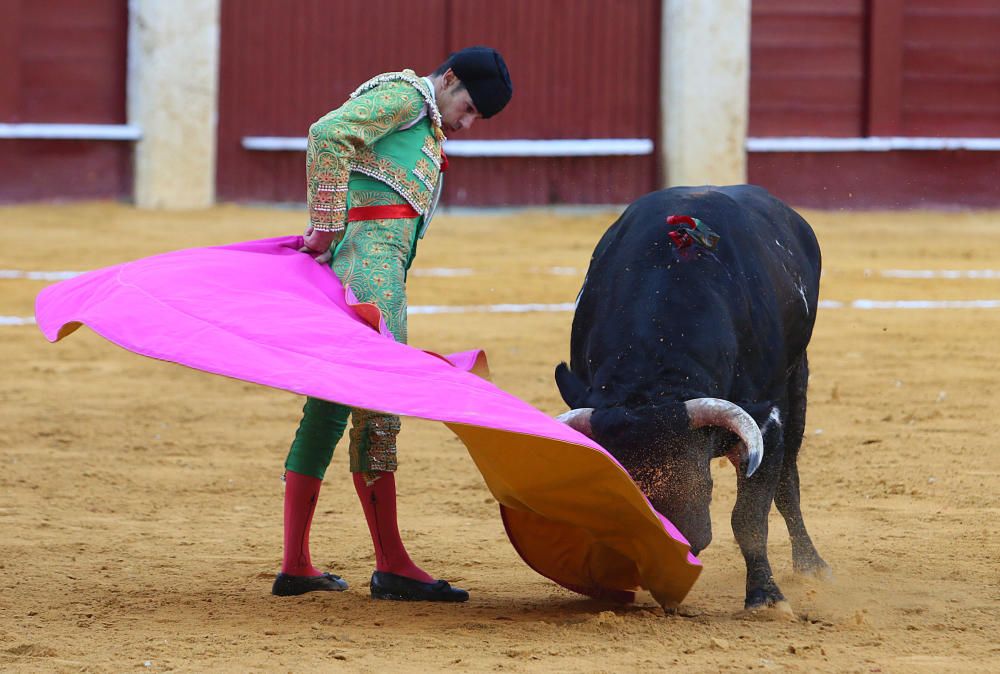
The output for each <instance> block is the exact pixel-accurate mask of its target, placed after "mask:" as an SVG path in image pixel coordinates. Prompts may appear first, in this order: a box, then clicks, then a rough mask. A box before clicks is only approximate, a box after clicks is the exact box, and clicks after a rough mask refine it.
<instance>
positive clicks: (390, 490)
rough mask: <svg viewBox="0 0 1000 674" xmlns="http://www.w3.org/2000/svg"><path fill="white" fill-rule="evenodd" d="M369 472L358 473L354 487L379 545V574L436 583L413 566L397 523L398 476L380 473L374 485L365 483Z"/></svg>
mask: <svg viewBox="0 0 1000 674" xmlns="http://www.w3.org/2000/svg"><path fill="white" fill-rule="evenodd" d="M365 475H366V473H354V488H355V489H357V491H358V498H360V499H361V507H362V508H363V509H364V511H365V518H366V519H367V520H368V530H369V531H370V532H371V535H372V543H373V544H374V546H375V568H376V570H378V571H383V572H388V573H394V574H396V575H397V576H405V577H406V578H412V579H413V580H418V581H420V582H422V583H433V582H434V578H432V577H431V576H430V575H428V574H427V572H425V571H424V570H423V569H421V568H420V567H419V566H417V565H416V564H414V563H413V560H412V559H410V555H409V554H408V553H407V552H406V548H405V547H404V546H403V541H402V539H400V537H399V525H398V524H397V523H396V476H395V474H394V473H389V472H382V473H377V475H378V479H376V480H375V482H374V483H373V484H367V482H366V481H365Z"/></svg>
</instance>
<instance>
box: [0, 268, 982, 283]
mask: <svg viewBox="0 0 1000 674" xmlns="http://www.w3.org/2000/svg"><path fill="white" fill-rule="evenodd" d="M585 271H586V270H584V269H582V268H579V267H531V268H529V269H528V273H530V274H543V275H548V276H576V275H582V274H583V273H584V272H585ZM84 273H86V272H82V271H24V270H22V269H0V280H2V279H27V280H30V281H64V280H66V279H70V278H73V277H74V276H79V275H80V274H84ZM483 273H484V271H483V270H481V269H473V268H471V267H417V268H415V269H411V270H410V275H411V276H424V277H428V276H429V277H440V278H455V277H466V276H476V275H479V274H483ZM864 273H865V276H873V275H875V274H878V275H879V276H881V277H883V278H899V279H939V278H940V279H1000V269H878V270H876V269H865V272H864Z"/></svg>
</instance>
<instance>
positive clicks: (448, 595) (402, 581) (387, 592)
mask: <svg viewBox="0 0 1000 674" xmlns="http://www.w3.org/2000/svg"><path fill="white" fill-rule="evenodd" d="M371 590H372V599H394V600H396V601H468V600H469V593H468V592H466V591H465V590H463V589H461V588H458V587H452V586H451V585H449V584H448V581H446V580H438V581H434V582H433V583H422V582H420V581H419V580H413V579H412V578H407V577H406V576H397V575H396V574H394V573H388V572H386V571H376V572H375V573H373V574H372V582H371Z"/></svg>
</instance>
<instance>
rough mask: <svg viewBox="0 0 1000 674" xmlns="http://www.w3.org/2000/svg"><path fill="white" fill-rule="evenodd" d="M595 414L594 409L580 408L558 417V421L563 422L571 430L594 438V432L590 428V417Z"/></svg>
mask: <svg viewBox="0 0 1000 674" xmlns="http://www.w3.org/2000/svg"><path fill="white" fill-rule="evenodd" d="M593 413H594V408H593V407H580V408H578V409H575V410H570V411H569V412H565V413H563V414H560V415H559V416H557V417H556V421H561V422H563V423H564V424H566V425H567V426H569V427H570V428H572V429H574V430H577V431H580V432H581V433H583V434H584V435H586V436H587V437H588V438H591V439H593V438H594V431H593V429H592V428H591V427H590V415H591V414H593Z"/></svg>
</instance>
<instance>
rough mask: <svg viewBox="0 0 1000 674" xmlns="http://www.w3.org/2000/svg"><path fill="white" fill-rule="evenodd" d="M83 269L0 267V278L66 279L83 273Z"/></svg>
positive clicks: (31, 279)
mask: <svg viewBox="0 0 1000 674" xmlns="http://www.w3.org/2000/svg"><path fill="white" fill-rule="evenodd" d="M83 273H84V272H82V271H22V270H20V269H0V279H18V278H23V279H28V280H29V281H65V280H66V279H68V278H73V277H74V276H79V275H80V274H83Z"/></svg>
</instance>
